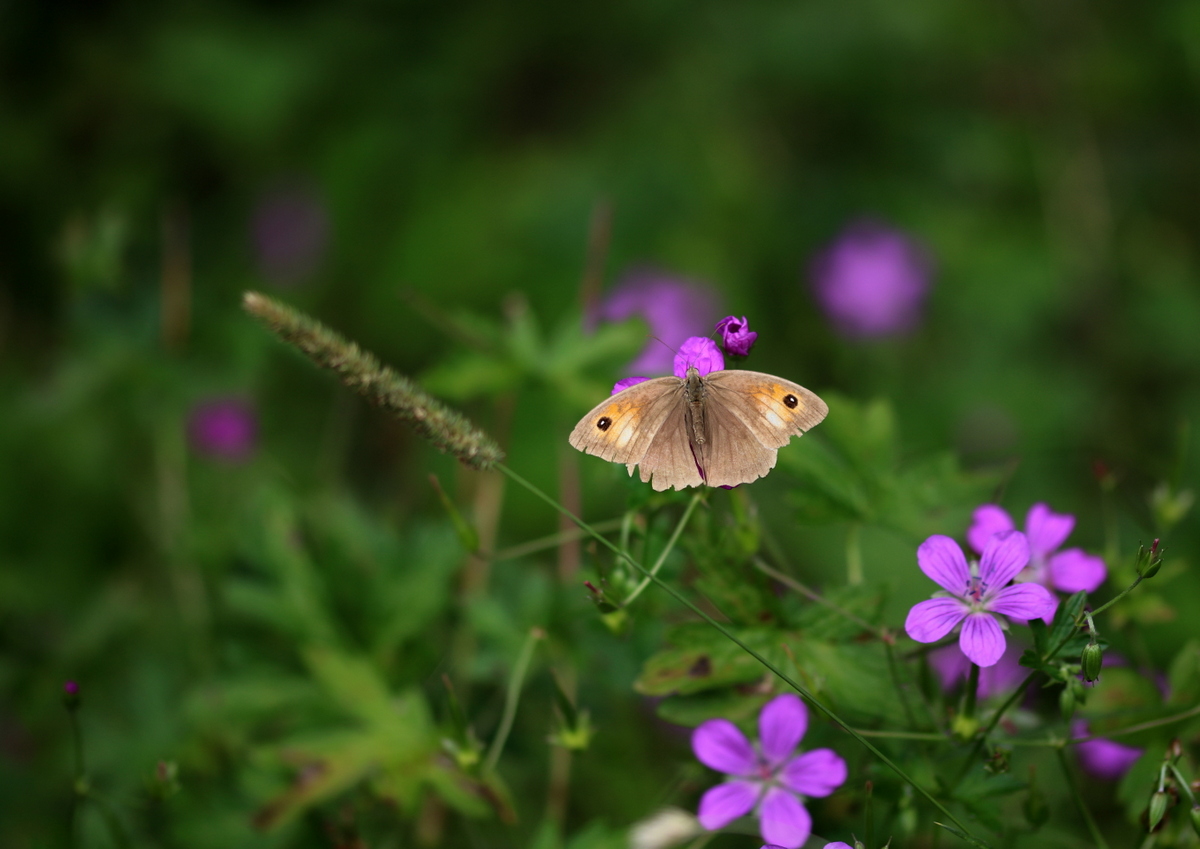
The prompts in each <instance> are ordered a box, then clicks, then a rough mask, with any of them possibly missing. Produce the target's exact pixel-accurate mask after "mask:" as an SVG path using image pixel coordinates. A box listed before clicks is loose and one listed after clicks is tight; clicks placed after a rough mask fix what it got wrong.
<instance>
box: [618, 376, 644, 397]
mask: <svg viewBox="0 0 1200 849" xmlns="http://www.w3.org/2000/svg"><path fill="white" fill-rule="evenodd" d="M649 379H650V378H648V377H622V378H621V379H620V380H618V381H617V382H616V383H614V384H613V388H612V394H613V395H616V394H617V393H618V392H620V391H621V390H622V389H628V388H629V387H631V386H637V385H638V384H639V383H645V382H646V381H647V380H649Z"/></svg>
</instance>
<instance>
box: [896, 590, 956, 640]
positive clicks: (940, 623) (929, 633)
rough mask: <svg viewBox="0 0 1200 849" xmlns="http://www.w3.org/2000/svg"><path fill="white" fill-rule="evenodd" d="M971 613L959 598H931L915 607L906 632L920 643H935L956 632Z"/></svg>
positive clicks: (907, 620) (909, 617) (908, 619)
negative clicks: (958, 626) (956, 628)
mask: <svg viewBox="0 0 1200 849" xmlns="http://www.w3.org/2000/svg"><path fill="white" fill-rule="evenodd" d="M970 611H971V608H969V607H968V606H967V605H966V604H965V603H963V602H962V601H961V600H960V599H957V598H931V599H929V600H928V601H922V602H919V603H917V604H914V605H913V608H912V610H910V611H908V618H907V619H905V620H904V631H905V633H907V634H908V635H909V636H910V637H912V638H913V639H914V640H916V641H917V642H918V643H935V642H937V641H938V640H940V639H941V638H942V637H944V636H946V635H947V634H949V633H950V632H951V631H953V630H954V626H955V625H957V624H958V623H959V622H961V621H962V620H963V618H964V617H965V616H966V615H967V614H968V613H969V612H970Z"/></svg>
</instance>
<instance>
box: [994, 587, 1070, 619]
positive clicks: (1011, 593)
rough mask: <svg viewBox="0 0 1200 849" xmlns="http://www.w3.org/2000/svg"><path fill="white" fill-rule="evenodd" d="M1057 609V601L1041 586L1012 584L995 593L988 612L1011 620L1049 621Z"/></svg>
mask: <svg viewBox="0 0 1200 849" xmlns="http://www.w3.org/2000/svg"><path fill="white" fill-rule="evenodd" d="M1057 609H1058V599H1056V598H1055V597H1054V594H1053V593H1052V592H1050V590H1048V589H1046V588H1045V587H1043V586H1042V585H1041V584H1014V585H1013V586H1011V587H1005V588H1004V589H1002V590H1000V592H998V593H996V595H995V597H994V598H993V599H992V601H991V602H990V603H989V604H988V610H991V611H994V612H996V613H1003V614H1004V615H1005V616H1011V617H1012V618H1013V619H1020V620H1021V621H1023V622H1028V621H1029V620H1030V619H1049V618H1053V617H1054V611H1055V610H1057Z"/></svg>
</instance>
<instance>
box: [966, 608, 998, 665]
mask: <svg viewBox="0 0 1200 849" xmlns="http://www.w3.org/2000/svg"><path fill="white" fill-rule="evenodd" d="M958 646H959V648H961V649H962V652H963V654H965V655H966V656H967V658H968V659H970V661H971V663H973V664H975V665H976V666H995V665H996V662H997V661H999V660H1000V657H1001V656H1002V655H1003V654H1004V632H1003V631H1002V630H1000V625H999V623H997V622H996V620H995V618H994V617H992V616H991V615H989V614H987V613H972V614H971V615H970V616H968V617H967V619H966V621H965V622H963V627H962V633H961V634H960V635H959V637H958Z"/></svg>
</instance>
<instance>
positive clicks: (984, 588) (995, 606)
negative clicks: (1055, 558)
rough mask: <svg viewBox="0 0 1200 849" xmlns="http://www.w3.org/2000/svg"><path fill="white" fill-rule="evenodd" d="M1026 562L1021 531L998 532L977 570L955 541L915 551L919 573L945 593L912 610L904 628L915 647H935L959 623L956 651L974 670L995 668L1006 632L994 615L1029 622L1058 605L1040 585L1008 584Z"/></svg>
mask: <svg viewBox="0 0 1200 849" xmlns="http://www.w3.org/2000/svg"><path fill="white" fill-rule="evenodd" d="M1028 562H1029V542H1028V541H1027V540H1026V539H1025V535H1024V534H1023V533H1021V532H1020V531H1006V532H1005V533H1001V534H996V535H995V536H993V537H992V538H991V539H990V540H988V543H987V545H986V546H985V547H984V550H983V556H982V557H981V558H980V560H979V564H978V567H977V568H974V569H973V568H971V567H969V566H968V565H967V558H966V557H965V556H963V552H962V549H961V548H959V547H958V543H956V542H955V541H954V540H952V539H950V537H947V536H942V535H940V534H935V535H933V536H931V537H929V539H927V540H925V542H923V543H921V545H920V547H919V548H918V549H917V564H918V565H919V566H920V567H921V571H922V572H924V573H925V574H926V575H927V576H929V577H930V578H931V579H932V580H934V581H935V582H936V583H937V584H938V585H939V586H940V587H941V588H942V589H944V590H945V591H946V592H945V593H944V594H939V595H938V596H936V597H934V598H931V599H929V600H928V601H922V602H920V603H918V604H916V605H914V606H913V608H912V610H910V611H909V612H908V618H907V619H906V620H905V622H904V630H905V631H907V632H908V635H909V636H910V637H912V638H913V639H914V640H916V641H917V642H919V643H933V642H937V641H938V640H940V639H941V638H942V637H944V636H946V635H947V634H949V633H950V632H951V631H953V630H954V629H955V628H956V627H957V626H958V625H959V624H960V623H961V624H962V631H961V633H960V634H959V637H958V645H959V648H961V649H962V652H963V654H965V655H966V656H967V658H968V659H969V660H970V661H971V662H972V663H974V664H975V665H976V666H993V665H995V664H996V663H997V662H998V661H999V660H1000V657H1001V656H1002V655H1003V654H1004V631H1003V630H1002V629H1001V626H1000V623H999V622H997V620H996V617H995V615H994V614H997V613H999V614H1003V615H1005V616H1011V617H1013V618H1014V619H1020V620H1022V621H1027V620H1029V619H1034V618H1037V619H1040V618H1042V617H1043V616H1047V615H1050V614H1052V613H1053V612H1054V609H1055V608H1056V607H1057V606H1058V601H1057V600H1056V599H1055V598H1054V596H1053V595H1051V593H1050V591H1049V590H1047V589H1046V588H1045V587H1043V586H1040V585H1038V584H1017V585H1015V586H1011V587H1010V586H1007V584H1008V582H1009V581H1011V580H1012V579H1013V577H1014V576H1015V575H1016V574H1017V573H1018V572H1020V571H1021V570H1022V569H1023V568H1025V565H1026V564H1027V563H1028Z"/></svg>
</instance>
